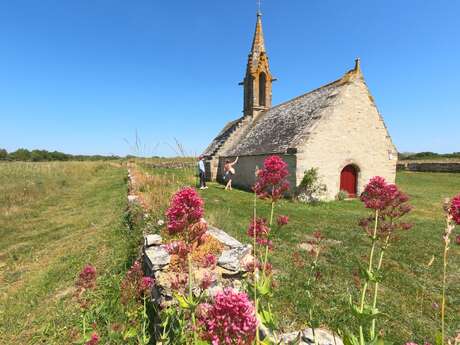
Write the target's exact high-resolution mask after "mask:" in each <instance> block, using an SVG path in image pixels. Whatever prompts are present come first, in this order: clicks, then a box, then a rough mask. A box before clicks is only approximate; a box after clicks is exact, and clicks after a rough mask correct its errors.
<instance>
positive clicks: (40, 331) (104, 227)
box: [0, 162, 133, 344]
mask: <svg viewBox="0 0 460 345" xmlns="http://www.w3.org/2000/svg"><path fill="white" fill-rule="evenodd" d="M126 188H127V187H126V170H125V169H122V168H121V167H120V166H117V165H116V164H112V163H99V162H92V163H39V164H27V163H7V164H2V165H0V195H1V197H0V199H1V200H0V201H1V203H0V343H1V344H67V343H72V341H73V340H74V339H73V336H74V334H73V333H75V332H76V330H75V329H74V328H77V329H78V326H77V323H78V322H79V316H78V315H79V314H78V311H77V308H76V306H75V301H74V300H73V298H72V294H73V292H74V288H73V286H74V282H75V278H76V276H77V274H78V272H79V271H80V270H81V269H82V267H83V266H84V265H85V264H86V263H92V264H93V265H95V266H96V268H97V270H98V274H99V276H106V277H107V276H113V275H116V274H118V273H119V271H120V270H123V269H124V267H125V265H126V263H127V262H128V261H129V260H128V258H130V256H131V254H132V251H133V248H132V245H131V244H130V243H129V241H126V240H124V236H123V231H124V230H123V228H124V225H123V223H122V215H123V212H124V210H125V207H126ZM75 336H76V335H75Z"/></svg>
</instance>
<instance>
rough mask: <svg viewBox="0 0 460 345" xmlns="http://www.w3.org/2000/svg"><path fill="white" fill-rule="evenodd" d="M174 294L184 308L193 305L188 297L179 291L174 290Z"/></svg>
mask: <svg viewBox="0 0 460 345" xmlns="http://www.w3.org/2000/svg"><path fill="white" fill-rule="evenodd" d="M173 296H174V298H175V299H176V300H177V302H178V303H179V306H180V307H181V308H182V309H190V307H191V305H190V303H189V301H188V300H187V298H185V297H184V296H182V295H181V294H178V293H177V292H173Z"/></svg>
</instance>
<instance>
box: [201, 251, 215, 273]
mask: <svg viewBox="0 0 460 345" xmlns="http://www.w3.org/2000/svg"><path fill="white" fill-rule="evenodd" d="M216 265H217V257H216V256H215V255H214V254H211V253H208V254H206V255H205V256H204V257H203V261H202V266H203V267H204V268H211V269H213V268H214V267H216Z"/></svg>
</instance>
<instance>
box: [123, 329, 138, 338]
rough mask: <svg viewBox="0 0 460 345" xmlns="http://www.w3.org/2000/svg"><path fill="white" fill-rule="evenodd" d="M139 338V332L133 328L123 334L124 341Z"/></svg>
mask: <svg viewBox="0 0 460 345" xmlns="http://www.w3.org/2000/svg"><path fill="white" fill-rule="evenodd" d="M136 336H137V330H136V329H135V328H133V327H131V328H128V330H127V331H126V332H124V333H123V339H124V340H126V339H130V338H135V337H136Z"/></svg>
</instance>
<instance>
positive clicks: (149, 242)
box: [144, 234, 163, 247]
mask: <svg viewBox="0 0 460 345" xmlns="http://www.w3.org/2000/svg"><path fill="white" fill-rule="evenodd" d="M162 241H163V239H162V238H161V236H160V235H157V234H150V235H145V236H144V246H146V247H151V246H159V245H160V244H161V242H162Z"/></svg>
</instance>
